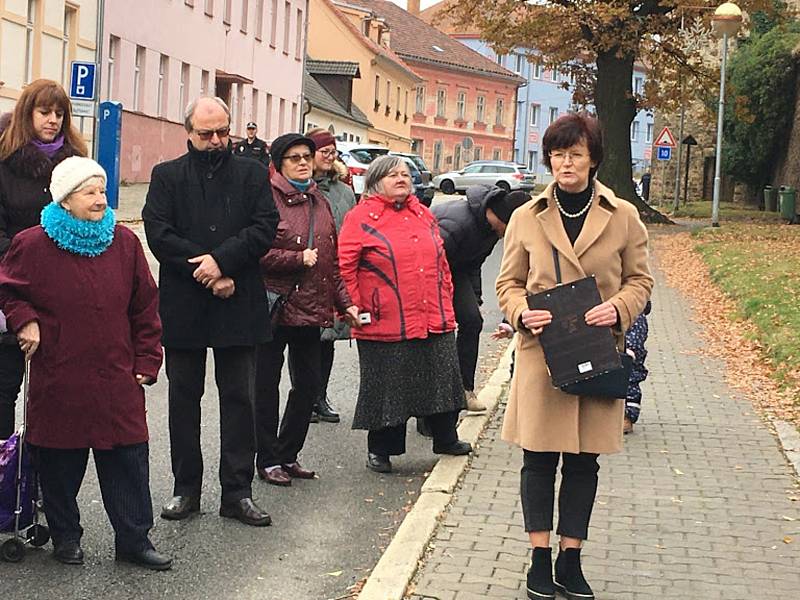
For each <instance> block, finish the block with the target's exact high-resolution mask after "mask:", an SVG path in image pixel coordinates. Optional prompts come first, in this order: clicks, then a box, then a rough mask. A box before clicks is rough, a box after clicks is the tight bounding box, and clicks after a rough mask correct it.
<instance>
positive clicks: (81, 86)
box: [69, 60, 97, 100]
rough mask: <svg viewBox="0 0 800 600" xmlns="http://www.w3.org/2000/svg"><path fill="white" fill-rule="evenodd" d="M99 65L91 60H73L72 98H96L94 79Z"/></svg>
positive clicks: (70, 85) (70, 83) (70, 88)
mask: <svg viewBox="0 0 800 600" xmlns="http://www.w3.org/2000/svg"><path fill="white" fill-rule="evenodd" d="M96 71H97V65H96V64H94V63H90V62H82V61H78V60H76V61H73V62H72V70H71V73H72V77H71V78H70V81H69V97H70V99H71V100H94V92H95V89H94V87H95V86H94V81H95V73H96Z"/></svg>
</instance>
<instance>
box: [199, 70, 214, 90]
mask: <svg viewBox="0 0 800 600" xmlns="http://www.w3.org/2000/svg"><path fill="white" fill-rule="evenodd" d="M200 95H201V96H211V95H213V94H212V93H211V91H210V90H209V89H208V71H205V70H204V71H202V72H201V73H200Z"/></svg>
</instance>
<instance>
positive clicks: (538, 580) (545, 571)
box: [528, 548, 556, 600]
mask: <svg viewBox="0 0 800 600" xmlns="http://www.w3.org/2000/svg"><path fill="white" fill-rule="evenodd" d="M555 597H556V586H555V585H554V584H553V555H552V548H534V549H533V556H532V557H531V568H530V569H528V598H529V600H553V599H554V598H555Z"/></svg>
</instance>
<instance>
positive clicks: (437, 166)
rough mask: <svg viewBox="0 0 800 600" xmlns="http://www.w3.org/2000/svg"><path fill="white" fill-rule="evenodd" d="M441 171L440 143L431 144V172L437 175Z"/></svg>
mask: <svg viewBox="0 0 800 600" xmlns="http://www.w3.org/2000/svg"><path fill="white" fill-rule="evenodd" d="M441 169H442V141H441V140H437V141H435V142H434V143H433V170H434V171H436V172H437V173H438V172H439V171H441Z"/></svg>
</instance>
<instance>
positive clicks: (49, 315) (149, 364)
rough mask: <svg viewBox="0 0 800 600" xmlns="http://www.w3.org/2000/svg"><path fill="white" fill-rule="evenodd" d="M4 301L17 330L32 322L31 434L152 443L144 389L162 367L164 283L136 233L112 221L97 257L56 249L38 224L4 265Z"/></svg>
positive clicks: (100, 445) (52, 441)
mask: <svg viewBox="0 0 800 600" xmlns="http://www.w3.org/2000/svg"><path fill="white" fill-rule="evenodd" d="M0 308H2V310H3V312H5V314H6V316H7V317H8V321H9V323H10V324H11V327H12V328H13V329H14V330H16V331H19V329H20V328H21V327H22V326H23V325H25V324H26V323H28V322H30V321H33V320H36V321H38V322H39V329H40V331H41V345H40V346H39V349H38V350H37V351H36V352H35V353H34V355H33V358H32V359H31V367H30V393H29V399H28V429H27V438H26V439H27V441H29V442H31V443H32V444H35V445H37V446H44V447H47V448H97V449H101V450H107V449H110V448H113V447H115V446H126V445H131V444H138V443H141V442H146V441H147V440H148V434H147V420H146V418H145V405H144V390H143V389H142V387H141V386H140V385H139V384H138V383H137V382H136V379H135V375H136V374H137V373H138V374H141V375H147V376H150V377H152V378H153V379H154V380H155V378H156V376H157V374H158V370H159V368H160V367H161V343H160V340H161V321H160V320H159V318H158V290H157V289H156V284H155V282H154V281H153V277H152V276H151V275H150V270H149V268H148V266H147V260H146V259H145V257H144V252H143V251H142V245H141V243H140V242H139V239H138V238H137V237H136V236H135V235H134V233H133V232H132V231H130V230H129V229H126V228H125V227H122V226H120V225H117V226H116V229H115V230H114V241H113V242H112V243H111V245H110V246H109V247H108V248H107V249H106V250H105V252H103V253H102V254H100V255H99V256H95V257H86V256H80V255H77V254H72V253H70V252H67V251H65V250H61V249H60V248H58V247H57V246H56V245H55V243H54V242H53V241H52V240H51V239H50V238H49V237H47V234H45V232H44V230H43V229H42V228H41V227H33V228H31V229H27V230H25V231H23V232H21V233H19V234H17V235H16V236H15V237H14V240H13V241H12V243H11V247H10V248H9V250H8V252H7V253H6V254H5V256H4V257H3V260H2V262H0Z"/></svg>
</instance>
